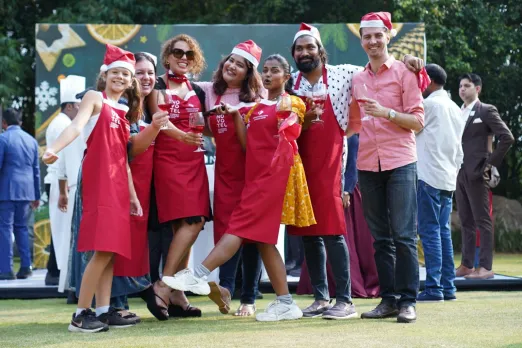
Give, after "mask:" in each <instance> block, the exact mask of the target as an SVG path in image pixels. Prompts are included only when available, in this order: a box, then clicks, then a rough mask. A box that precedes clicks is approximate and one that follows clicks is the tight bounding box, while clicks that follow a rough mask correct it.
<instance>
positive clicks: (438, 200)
mask: <svg viewBox="0 0 522 348" xmlns="http://www.w3.org/2000/svg"><path fill="white" fill-rule="evenodd" d="M426 72H427V73H428V75H429V77H430V79H431V83H430V85H429V86H428V88H426V90H425V91H424V92H423V93H422V95H423V97H424V128H423V129H422V130H421V131H420V132H418V133H417V135H416V142H417V156H418V160H417V175H418V184H417V205H418V218H417V219H418V233H419V236H420V239H421V242H422V247H423V250H424V263H425V267H426V283H425V288H424V291H422V292H421V293H419V295H418V296H417V301H420V302H440V301H451V300H455V299H456V296H455V292H456V288H455V284H454V280H455V264H454V261H453V243H452V241H451V226H450V214H451V211H452V202H453V192H454V191H455V189H456V184H457V173H458V171H459V168H460V166H461V165H462V159H463V153H462V144H461V139H462V132H463V131H464V124H465V120H464V119H463V118H462V116H461V112H460V109H459V107H458V106H457V104H455V103H454V102H453V101H452V100H451V98H450V97H449V95H448V93H447V92H446V91H445V90H444V85H445V84H446V79H447V75H446V72H445V71H444V69H443V68H442V67H440V66H439V65H437V64H428V65H426Z"/></svg>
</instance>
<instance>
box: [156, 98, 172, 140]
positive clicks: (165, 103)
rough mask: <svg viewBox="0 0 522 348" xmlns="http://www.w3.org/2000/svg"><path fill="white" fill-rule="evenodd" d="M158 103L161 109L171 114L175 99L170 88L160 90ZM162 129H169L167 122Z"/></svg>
mask: <svg viewBox="0 0 522 348" xmlns="http://www.w3.org/2000/svg"><path fill="white" fill-rule="evenodd" d="M157 103H158V108H159V109H160V110H162V111H166V112H168V113H169V115H170V110H171V109H172V105H174V99H173V98H172V94H171V93H170V91H169V90H168V89H161V90H158V98H157ZM160 129H161V130H163V129H169V127H168V123H165V124H164V125H163V126H161V128H160Z"/></svg>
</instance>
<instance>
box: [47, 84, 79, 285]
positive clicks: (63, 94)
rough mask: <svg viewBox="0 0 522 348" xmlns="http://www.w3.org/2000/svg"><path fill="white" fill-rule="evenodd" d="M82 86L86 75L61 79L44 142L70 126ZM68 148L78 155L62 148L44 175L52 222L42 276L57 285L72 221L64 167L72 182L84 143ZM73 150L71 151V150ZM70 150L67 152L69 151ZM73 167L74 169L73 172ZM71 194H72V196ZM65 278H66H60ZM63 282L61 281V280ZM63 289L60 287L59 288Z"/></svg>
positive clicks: (67, 250)
mask: <svg viewBox="0 0 522 348" xmlns="http://www.w3.org/2000/svg"><path fill="white" fill-rule="evenodd" d="M84 89H85V77H83V76H76V75H69V76H67V77H66V78H64V79H61V80H60V108H61V112H60V113H59V114H58V115H56V117H55V118H54V119H53V120H52V121H51V123H50V124H49V126H48V127H47V130H46V132H45V141H46V143H47V144H52V143H54V141H55V140H56V139H57V138H58V136H59V135H60V134H61V133H62V132H63V130H64V129H65V128H67V126H69V125H70V124H71V122H72V120H74V118H75V117H76V114H77V113H78V108H79V107H80V100H79V99H77V98H76V94H77V93H79V92H81V91H83V90H84ZM68 148H74V150H76V151H75V152H76V153H75V156H77V158H75V159H71V158H70V156H67V159H66V158H65V157H66V156H63V154H64V152H65V149H64V150H63V152H62V153H60V158H59V159H58V161H56V162H55V163H53V164H51V165H49V166H48V167H47V175H46V176H45V178H44V183H45V191H46V192H47V195H48V197H49V220H50V222H51V250H50V252H49V260H48V262H47V274H46V276H45V285H55V286H56V285H59V281H60V274H61V272H60V271H61V270H64V274H67V264H68V261H69V249H70V242H71V220H72V211H73V209H71V210H69V211H67V201H68V191H69V190H68V187H67V178H66V177H65V175H66V173H65V168H66V167H67V164H68V163H66V161H67V162H69V161H71V160H72V161H74V162H75V163H77V165H76V166H74V165H73V163H69V166H70V167H75V168H71V169H72V172H71V175H73V176H74V177H72V178H70V179H71V182H75V181H76V178H77V176H78V169H79V163H80V162H81V159H82V158H83V151H84V150H85V143H84V142H83V140H82V139H81V138H77V139H75V141H74V142H73V143H71V144H70V145H69V146H68ZM74 150H73V151H74ZM69 153H70V151H69ZM74 170H76V172H74ZM73 197H74V195H73ZM61 278H62V280H65V277H61ZM62 284H64V282H62ZM59 291H60V292H63V286H62V287H61V288H60V289H59Z"/></svg>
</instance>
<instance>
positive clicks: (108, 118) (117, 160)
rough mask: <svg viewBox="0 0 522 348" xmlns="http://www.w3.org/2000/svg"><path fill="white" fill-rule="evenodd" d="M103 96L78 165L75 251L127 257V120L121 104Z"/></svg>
mask: <svg viewBox="0 0 522 348" xmlns="http://www.w3.org/2000/svg"><path fill="white" fill-rule="evenodd" d="M106 98H107V97H106V95H105V93H103V99H102V109H101V112H100V115H99V116H98V120H97V122H96V125H95V126H94V129H93V130H92V133H91V134H90V136H89V138H88V139H87V150H86V154H85V158H84V160H83V165H82V197H83V207H82V208H83V213H82V220H81V223H80V232H79V237H78V251H79V252H84V251H108V252H113V253H116V254H119V255H121V256H123V257H125V258H130V257H131V242H130V197H129V183H128V175H127V142H128V140H129V134H130V132H129V121H127V119H126V118H125V114H126V111H125V110H123V109H124V106H123V105H118V106H121V109H120V108H118V107H112V106H111V105H109V104H108V102H109V101H108V100H107V99H106Z"/></svg>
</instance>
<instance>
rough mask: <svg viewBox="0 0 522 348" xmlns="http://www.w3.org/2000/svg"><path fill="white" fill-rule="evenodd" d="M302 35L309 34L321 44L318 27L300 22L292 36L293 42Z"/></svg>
mask: <svg viewBox="0 0 522 348" xmlns="http://www.w3.org/2000/svg"><path fill="white" fill-rule="evenodd" d="M304 35H310V36H312V37H314V38H316V39H317V41H319V43H320V44H321V45H322V42H321V35H320V34H319V29H317V28H316V27H314V26H313V25H310V24H306V23H301V26H300V27H299V31H298V32H297V34H295V36H294V42H295V41H296V40H297V39H299V38H300V37H301V36H304Z"/></svg>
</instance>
